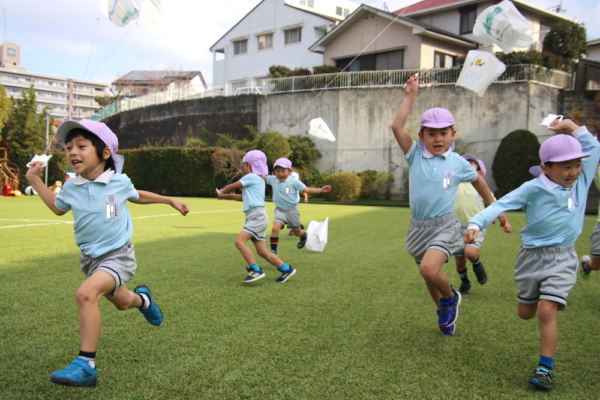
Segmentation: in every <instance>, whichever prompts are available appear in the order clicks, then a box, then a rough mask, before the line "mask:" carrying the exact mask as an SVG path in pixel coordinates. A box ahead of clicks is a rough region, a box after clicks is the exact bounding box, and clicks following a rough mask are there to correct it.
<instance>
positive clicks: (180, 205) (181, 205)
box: [171, 199, 190, 216]
mask: <svg viewBox="0 0 600 400" xmlns="http://www.w3.org/2000/svg"><path fill="white" fill-rule="evenodd" d="M171 206H172V207H173V208H174V209H176V210H177V211H179V212H180V213H181V215H184V216H185V215H187V213H189V212H190V207H189V206H188V204H187V203H186V202H184V201H181V200H177V199H173V202H172V203H171Z"/></svg>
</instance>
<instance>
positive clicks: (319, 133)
mask: <svg viewBox="0 0 600 400" xmlns="http://www.w3.org/2000/svg"><path fill="white" fill-rule="evenodd" d="M308 134H309V135H313V136H315V137H318V138H319V139H325V140H329V141H331V142H335V136H333V133H331V130H330V129H329V127H328V126H327V124H326V123H325V121H323V118H315V119H313V120H312V121H310V128H309V129H308Z"/></svg>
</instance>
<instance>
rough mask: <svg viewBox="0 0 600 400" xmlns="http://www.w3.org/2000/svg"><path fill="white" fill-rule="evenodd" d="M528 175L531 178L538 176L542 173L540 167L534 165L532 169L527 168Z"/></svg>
mask: <svg viewBox="0 0 600 400" xmlns="http://www.w3.org/2000/svg"><path fill="white" fill-rule="evenodd" d="M529 173H530V174H531V175H533V176H540V175H541V174H542V173H543V171H542V167H540V166H539V165H534V166H533V167H531V168H529Z"/></svg>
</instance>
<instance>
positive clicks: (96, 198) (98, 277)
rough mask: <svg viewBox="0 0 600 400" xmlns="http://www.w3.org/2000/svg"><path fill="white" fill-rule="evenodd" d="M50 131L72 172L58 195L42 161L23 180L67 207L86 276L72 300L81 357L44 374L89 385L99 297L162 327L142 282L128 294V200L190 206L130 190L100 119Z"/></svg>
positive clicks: (131, 270) (131, 263)
mask: <svg viewBox="0 0 600 400" xmlns="http://www.w3.org/2000/svg"><path fill="white" fill-rule="evenodd" d="M56 136H57V137H58V138H59V139H60V140H61V141H62V142H63V143H65V145H66V147H67V151H66V156H67V161H68V163H69V165H70V166H71V168H73V170H74V171H75V172H76V173H77V174H78V175H77V176H76V177H75V178H74V179H69V180H68V181H66V182H65V184H64V185H63V188H62V191H61V192H60V193H59V194H58V195H56V194H54V192H52V191H51V190H50V189H48V187H46V186H45V185H44V183H43V182H42V180H41V179H40V176H39V175H40V173H41V172H42V171H43V163H41V162H39V161H38V162H35V163H33V164H32V165H31V168H30V169H29V171H27V180H28V181H29V182H30V183H31V186H33V187H34V188H35V190H36V191H37V193H38V194H39V196H40V197H41V199H42V200H43V201H44V203H46V205H47V206H48V208H49V209H50V210H52V211H53V212H54V213H55V214H56V215H64V214H66V213H67V212H68V211H73V219H74V222H73V226H74V229H75V242H76V243H77V246H79V248H80V249H81V254H80V255H79V261H80V266H81V270H82V271H83V272H84V273H85V274H86V280H85V281H84V282H83V283H82V284H81V286H79V288H78V289H77V293H76V294H75V299H76V301H77V308H78V310H79V333H80V337H81V347H80V351H79V356H78V357H77V358H75V359H74V360H73V361H72V362H71V364H70V365H69V366H67V367H66V368H65V369H63V370H59V371H55V372H53V373H52V374H51V375H50V380H51V381H52V382H54V383H57V384H60V385H67V386H79V387H94V386H96V384H97V375H98V368H97V367H96V363H95V358H96V348H97V346H98V339H99V337H100V325H101V319H100V308H99V305H98V302H99V301H100V298H102V297H105V298H106V299H107V300H108V301H110V302H111V303H113V304H114V305H115V307H117V309H118V310H126V309H129V308H138V309H139V310H140V311H141V312H142V314H143V315H144V317H145V318H146V320H147V321H148V322H150V323H151V324H152V325H160V324H161V323H162V320H163V315H162V312H161V310H160V308H159V307H158V306H157V305H156V303H155V302H154V300H153V298H152V294H151V293H150V289H148V287H147V286H144V285H141V286H138V287H136V288H135V290H134V291H133V292H132V291H130V290H128V289H127V287H126V286H125V283H127V282H128V281H129V280H130V279H131V278H132V277H133V275H134V274H135V270H136V268H137V265H136V260H135V253H134V249H133V244H132V243H131V242H130V240H131V236H132V234H133V227H132V223H131V217H130V215H129V210H128V209H127V200H129V201H131V202H132V203H137V204H153V203H166V204H170V205H171V206H172V207H173V208H175V209H177V210H178V211H179V212H180V213H181V214H183V215H186V214H187V213H188V212H189V209H188V205H187V204H186V203H184V202H183V201H180V200H177V199H174V198H172V197H166V196H161V195H158V194H155V193H151V192H146V191H143V190H136V189H135V188H134V187H133V184H132V183H131V180H130V179H129V178H128V177H127V175H124V174H121V170H122V168H123V157H122V156H120V155H118V154H116V152H117V150H118V147H119V143H118V140H117V137H116V135H115V134H114V133H113V132H112V131H111V130H110V129H109V128H108V127H107V126H106V125H105V124H103V123H102V122H96V121H90V120H81V121H71V120H67V121H65V122H63V123H62V124H61V125H60V126H59V127H58V131H57V132H56Z"/></svg>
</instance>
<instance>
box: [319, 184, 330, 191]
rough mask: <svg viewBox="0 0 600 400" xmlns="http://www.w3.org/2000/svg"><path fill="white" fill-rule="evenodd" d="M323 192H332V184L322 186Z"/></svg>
mask: <svg viewBox="0 0 600 400" xmlns="http://www.w3.org/2000/svg"><path fill="white" fill-rule="evenodd" d="M321 190H322V192H323V193H327V192H331V185H325V186H323V187H322V188H321Z"/></svg>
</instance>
